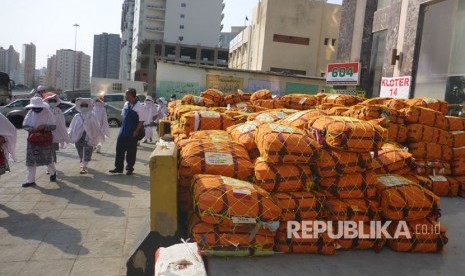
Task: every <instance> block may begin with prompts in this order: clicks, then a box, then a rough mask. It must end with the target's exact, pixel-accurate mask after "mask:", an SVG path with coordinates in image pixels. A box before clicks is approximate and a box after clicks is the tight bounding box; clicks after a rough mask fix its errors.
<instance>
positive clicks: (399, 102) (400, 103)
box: [384, 99, 408, 110]
mask: <svg viewBox="0 0 465 276" xmlns="http://www.w3.org/2000/svg"><path fill="white" fill-rule="evenodd" d="M384 105H385V106H387V107H389V108H392V109H395V110H401V109H404V108H406V107H408V104H406V103H405V100H403V99H390V100H386V102H384Z"/></svg>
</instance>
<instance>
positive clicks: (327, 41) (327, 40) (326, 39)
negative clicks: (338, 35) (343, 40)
mask: <svg viewBox="0 0 465 276" xmlns="http://www.w3.org/2000/svg"><path fill="white" fill-rule="evenodd" d="M328 43H329V38H327V37H326V38H325V45H328Z"/></svg>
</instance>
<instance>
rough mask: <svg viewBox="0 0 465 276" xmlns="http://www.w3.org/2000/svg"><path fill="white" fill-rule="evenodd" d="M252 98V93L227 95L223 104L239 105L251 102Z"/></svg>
mask: <svg viewBox="0 0 465 276" xmlns="http://www.w3.org/2000/svg"><path fill="white" fill-rule="evenodd" d="M251 96H252V94H250V93H243V92H241V93H234V94H229V95H225V96H224V99H223V102H224V105H228V104H230V105H233V104H238V103H246V102H250V97H251Z"/></svg>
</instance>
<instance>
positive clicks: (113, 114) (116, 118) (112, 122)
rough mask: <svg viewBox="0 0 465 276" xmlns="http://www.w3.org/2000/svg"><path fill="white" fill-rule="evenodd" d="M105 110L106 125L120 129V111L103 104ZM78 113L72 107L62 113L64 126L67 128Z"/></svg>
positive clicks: (121, 116)
mask: <svg viewBox="0 0 465 276" xmlns="http://www.w3.org/2000/svg"><path fill="white" fill-rule="evenodd" d="M105 109H106V111H107V117H108V125H109V126H110V127H120V126H121V124H122V122H123V115H121V109H118V108H116V107H114V106H112V105H110V104H105ZM77 113H78V112H77V110H76V108H75V106H73V107H72V108H70V109H68V110H66V111H65V112H64V115H65V122H66V125H67V126H69V125H70V124H71V121H72V120H73V118H74V115H76V114H77Z"/></svg>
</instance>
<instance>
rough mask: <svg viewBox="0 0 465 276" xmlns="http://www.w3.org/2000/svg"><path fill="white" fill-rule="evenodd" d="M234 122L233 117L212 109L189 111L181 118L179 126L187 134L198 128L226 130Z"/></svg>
mask: <svg viewBox="0 0 465 276" xmlns="http://www.w3.org/2000/svg"><path fill="white" fill-rule="evenodd" d="M236 123H237V122H236V120H234V119H233V118H231V117H229V116H226V115H224V114H221V113H219V112H214V111H191V112H188V113H186V114H184V115H183V116H182V118H181V128H182V129H183V133H185V134H187V135H190V134H191V133H192V132H194V131H198V130H226V129H227V128H228V127H230V126H233V125H235V124H236Z"/></svg>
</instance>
